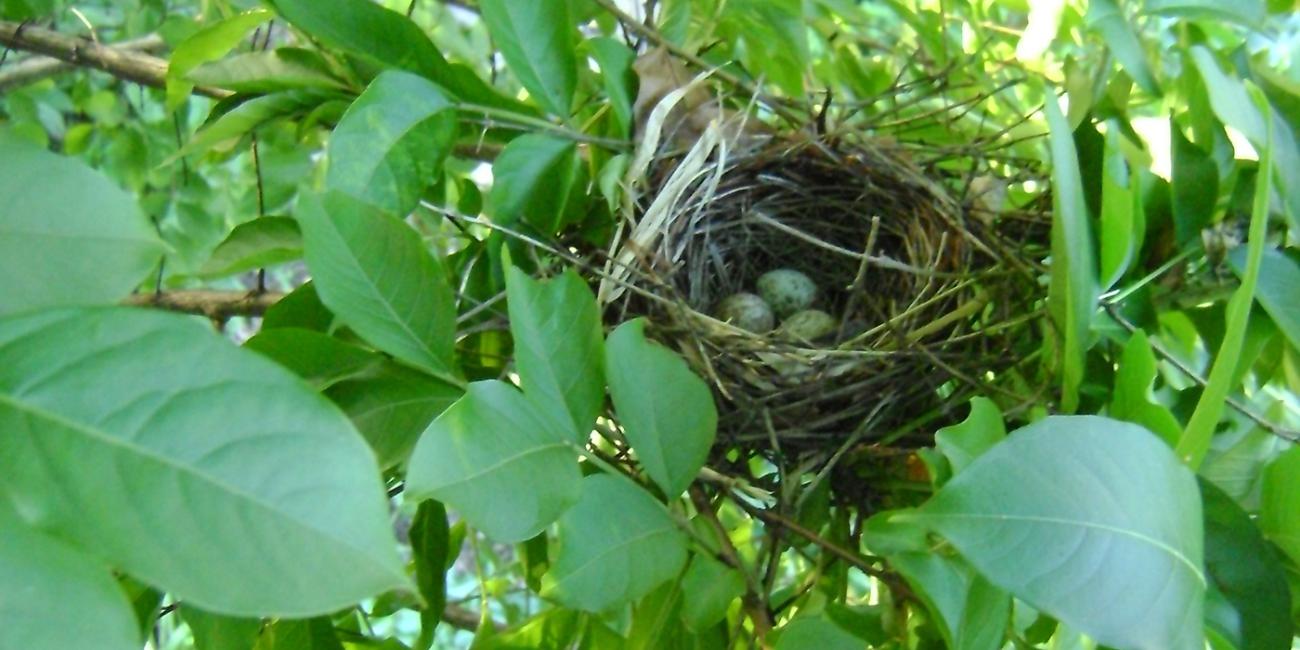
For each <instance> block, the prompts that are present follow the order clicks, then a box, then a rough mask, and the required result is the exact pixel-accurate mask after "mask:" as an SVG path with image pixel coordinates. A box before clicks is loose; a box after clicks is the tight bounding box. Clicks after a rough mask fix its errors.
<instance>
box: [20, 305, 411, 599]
mask: <svg viewBox="0 0 1300 650" xmlns="http://www.w3.org/2000/svg"><path fill="white" fill-rule="evenodd" d="M36 377H39V378H40V381H39V382H34V381H32V379H33V378H36ZM0 431H4V432H5V433H4V435H2V436H0V491H3V492H5V493H7V494H8V495H9V497H10V499H11V500H12V501H13V504H14V506H15V508H16V510H17V511H18V513H19V514H20V515H21V516H22V517H24V518H25V519H27V520H28V521H29V522H30V523H32V524H33V525H37V526H40V527H42V528H45V529H48V530H50V531H52V532H54V533H57V534H58V535H60V536H61V537H63V538H65V539H69V540H72V541H75V542H76V543H77V544H79V545H80V546H82V547H83V548H85V549H87V550H88V551H90V552H93V553H95V554H96V555H98V556H100V557H102V558H104V559H105V560H107V561H108V562H109V563H110V564H112V565H113V566H114V567H116V568H120V569H122V570H124V571H126V572H128V573H130V574H131V575H133V576H135V577H138V578H140V579H141V580H143V581H145V582H147V583H149V584H151V585H154V586H157V587H159V588H160V589H163V590H165V591H167V592H170V593H172V594H174V595H175V596H176V597H177V598H178V599H183V600H184V601H185V602H187V603H191V604H194V605H197V606H200V607H203V608H205V609H209V610H211V611H214V612H220V613H226V614H237V615H251V616H270V615H280V616H308V615H314V614H321V613H325V612H331V611H334V610H336V609H338V608H340V607H344V606H347V605H349V604H352V603H355V602H357V601H358V600H360V599H362V598H366V597H369V596H373V595H375V594H378V593H380V592H383V591H387V590H389V589H394V588H405V587H406V586H407V585H408V581H407V579H406V577H405V575H404V574H403V572H402V568H401V564H400V562H399V561H398V557H397V546H396V540H394V539H393V533H392V529H391V527H390V525H389V522H388V511H387V508H386V502H385V500H384V491H383V485H382V484H381V482H380V480H379V473H378V471H377V469H378V468H377V467H376V465H375V459H374V455H373V454H371V453H370V450H369V449H367V448H366V446H365V444H364V442H363V441H362V440H361V438H360V436H358V435H357V433H356V430H354V429H353V428H352V426H351V425H350V424H349V423H348V421H347V420H346V419H345V418H344V417H343V415H342V414H341V413H339V411H338V409H337V408H335V407H333V406H332V405H330V404H329V403H328V402H327V401H326V400H324V399H323V398H321V397H320V396H319V395H317V394H316V393H314V392H312V391H310V390H308V389H307V387H306V386H305V385H304V384H303V383H302V382H301V381H300V380H298V379H297V378H296V377H293V376H292V375H291V374H289V373H288V372H287V371H285V370H283V369H282V368H280V367H279V366H276V365H275V364H273V363H271V362H269V361H267V360H266V359H263V358H262V357H260V356H259V355H256V354H253V353H251V352H248V351H245V350H240V349H239V348H237V347H235V346H233V345H231V344H230V343H229V342H227V341H224V340H222V339H221V338H220V337H218V336H217V335H215V334H213V333H212V331H211V329H210V328H206V327H205V326H204V324H203V323H202V322H196V321H195V320H193V319H190V318H186V317H183V316H177V315H172V314H162V313H157V312H151V311H145V310H137V309H129V308H123V307H117V308H99V309H66V310H58V311H47V312H40V313H36V314H31V315H27V316H21V317H13V318H9V319H5V320H0ZM326 468H328V471H325V469H326ZM195 522H203V525H196V524H195ZM303 549H311V552H310V553H304V552H303ZM231 576H239V579H238V580H232V579H231Z"/></svg>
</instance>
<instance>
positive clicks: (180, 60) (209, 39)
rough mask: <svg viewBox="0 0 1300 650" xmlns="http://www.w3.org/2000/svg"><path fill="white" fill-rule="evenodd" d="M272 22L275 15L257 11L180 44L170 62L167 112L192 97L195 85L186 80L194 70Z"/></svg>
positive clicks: (212, 28) (205, 29)
mask: <svg viewBox="0 0 1300 650" xmlns="http://www.w3.org/2000/svg"><path fill="white" fill-rule="evenodd" d="M271 18H274V14H272V13H271V12H269V11H267V10H265V9H253V10H252V11H246V12H244V13H242V14H235V15H234V16H231V17H229V18H226V19H225V20H221V21H218V22H215V23H213V24H211V25H208V26H207V27H204V28H203V29H200V30H199V31H197V32H194V33H193V34H190V35H189V37H187V38H186V39H185V40H183V41H181V42H180V43H179V44H177V45H176V49H175V50H173V51H172V55H171V58H170V60H169V61H168V62H167V103H166V106H167V110H168V111H174V110H176V109H177V108H178V107H180V105H181V104H182V103H184V102H185V100H186V98H188V97H189V96H190V91H191V90H193V89H194V83H193V82H192V81H191V80H189V79H187V78H186V76H187V75H188V74H189V73H190V71H191V70H194V69H195V68H197V67H199V66H200V65H202V64H204V63H207V62H208V61H216V60H217V59H220V58H221V57H223V56H225V55H227V54H229V53H230V51H231V50H233V49H235V46H236V45H239V42H240V41H242V40H244V37H245V36H247V35H248V33H249V32H251V31H253V29H254V28H256V27H258V26H260V25H261V24H262V23H265V22H266V21H268V20H270V19H271Z"/></svg>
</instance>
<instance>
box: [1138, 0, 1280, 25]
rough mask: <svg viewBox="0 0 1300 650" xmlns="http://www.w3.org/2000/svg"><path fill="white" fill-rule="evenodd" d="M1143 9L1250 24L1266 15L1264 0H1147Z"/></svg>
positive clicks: (1159, 12) (1155, 12)
mask: <svg viewBox="0 0 1300 650" xmlns="http://www.w3.org/2000/svg"><path fill="white" fill-rule="evenodd" d="M1143 10H1144V11H1146V12H1148V13H1153V14H1163V15H1166V16H1182V17H1187V18H1202V19H1208V20H1223V19H1227V20H1235V21H1237V22H1239V23H1241V24H1243V25H1249V26H1257V25H1260V24H1261V23H1263V22H1264V15H1265V6H1264V3H1263V2H1262V0H1146V2H1145V3H1143Z"/></svg>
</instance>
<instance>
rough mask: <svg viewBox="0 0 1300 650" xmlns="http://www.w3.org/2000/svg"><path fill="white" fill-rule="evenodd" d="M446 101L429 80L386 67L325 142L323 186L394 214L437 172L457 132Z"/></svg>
mask: <svg viewBox="0 0 1300 650" xmlns="http://www.w3.org/2000/svg"><path fill="white" fill-rule="evenodd" d="M451 105H452V104H451V101H450V100H449V99H448V98H447V96H446V95H445V94H444V93H443V92H442V91H441V90H439V89H438V87H437V86H435V85H433V84H432V83H430V82H429V81H428V80H426V79H424V78H422V77H417V76H415V75H413V74H410V73H408V72H402V71H400V70H391V71H388V72H385V73H383V74H381V75H379V76H378V77H376V78H375V80H374V81H372V82H371V83H370V86H369V87H367V88H366V90H365V92H363V93H361V96H360V97H358V98H357V100H356V101H355V102H353V103H352V106H351V107H349V108H348V112H347V113H344V115H343V119H342V120H341V121H340V122H339V125H338V126H337V127H335V128H334V132H333V133H332V134H331V135H330V142H329V170H328V172H327V173H326V176H325V186H326V187H327V188H329V189H332V190H338V191H340V192H343V193H345V194H349V195H351V196H354V197H356V198H358V199H361V200H363V201H367V202H369V203H373V204H375V205H377V206H379V207H381V208H384V209H386V210H388V211H390V212H392V213H394V214H397V215H405V214H407V213H408V212H410V211H411V210H412V209H413V208H415V206H416V204H417V203H419V201H420V195H421V194H422V193H423V192H424V189H425V187H427V186H428V185H430V184H431V183H432V182H433V180H434V179H435V178H437V177H438V175H439V174H441V170H442V161H443V159H444V158H446V156H447V153H448V152H449V151H451V145H452V141H453V140H454V139H455V137H456V113H455V111H453V110H450V108H451Z"/></svg>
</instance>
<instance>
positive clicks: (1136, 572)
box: [895, 416, 1205, 650]
mask: <svg viewBox="0 0 1300 650" xmlns="http://www.w3.org/2000/svg"><path fill="white" fill-rule="evenodd" d="M895 518H896V519H900V518H901V519H905V520H915V521H919V522H920V523H921V524H922V525H925V526H926V527H928V528H931V529H933V530H935V531H936V532H938V533H939V534H941V535H943V536H944V537H945V538H947V539H948V540H949V541H950V542H952V544H953V546H954V547H956V549H957V550H958V551H960V552H961V554H962V555H963V556H964V557H965V558H966V559H967V560H968V561H970V563H971V564H972V565H973V566H974V567H975V568H976V569H977V570H979V571H980V573H982V574H983V575H984V576H985V577H987V578H988V579H989V581H990V582H992V583H993V584H995V585H997V586H999V587H1001V588H1003V589H1005V590H1007V591H1009V592H1011V594H1012V595H1014V596H1016V597H1017V598H1020V599H1022V600H1024V601H1026V602H1028V603H1029V604H1030V605H1033V606H1034V607H1036V608H1038V609H1041V610H1043V611H1045V612H1048V613H1050V614H1051V615H1053V616H1054V617H1056V618H1057V619H1059V620H1061V621H1062V622H1065V623H1067V624H1069V625H1070V626H1072V627H1075V628H1077V629H1079V630H1081V631H1083V632H1085V633H1087V634H1088V635H1089V636H1091V637H1093V638H1094V639H1096V640H1097V641H1098V642H1099V643H1104V644H1106V645H1112V646H1118V647H1128V648H1138V649H1143V650H1145V649H1150V650H1158V649H1163V650H1171V649H1181V648H1200V647H1201V644H1202V639H1201V623H1200V621H1201V609H1202V602H1203V598H1204V590H1205V577H1204V575H1202V573H1201V555H1202V544H1203V532H1202V527H1201V503H1200V497H1199V493H1198V491H1197V487H1196V482H1195V478H1194V477H1193V475H1192V473H1191V472H1190V471H1188V470H1187V468H1186V467H1185V466H1184V465H1183V464H1182V463H1181V462H1179V460H1178V459H1177V458H1176V457H1175V456H1174V455H1173V454H1172V453H1170V451H1169V448H1168V447H1167V446H1166V445H1165V444H1163V443H1162V442H1160V441H1159V440H1158V439H1157V438H1155V437H1154V436H1152V435H1151V434H1150V433H1149V432H1147V431H1146V430H1145V429H1142V428H1140V427H1136V426H1134V425H1131V424H1125V423H1121V422H1118V421H1115V420H1108V419H1106V418H1099V417H1095V416H1076V417H1069V416H1054V417H1048V418H1047V419H1044V420H1040V421H1039V422H1036V423H1034V424H1031V425H1029V426H1027V427H1024V428H1022V429H1020V430H1018V431H1016V432H1014V433H1012V434H1011V435H1010V436H1009V437H1008V438H1007V439H1006V440H1005V441H1004V442H1002V443H1001V444H999V445H998V446H996V447H994V448H993V449H991V450H989V451H988V452H986V453H985V454H984V455H982V456H980V457H979V458H978V459H976V460H975V462H974V463H972V464H971V465H970V466H969V467H967V468H966V470H965V471H963V472H962V473H960V474H958V475H956V476H954V477H953V479H952V480H951V481H949V482H948V484H947V485H945V486H944V487H943V489H942V490H940V491H939V493H938V494H936V495H935V497H934V498H933V499H932V500H931V501H930V502H929V503H927V504H926V505H925V506H924V507H923V508H922V509H920V510H919V511H918V512H917V513H916V514H900V515H895ZM1085 584H1086V585H1087V588H1081V585H1085Z"/></svg>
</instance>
